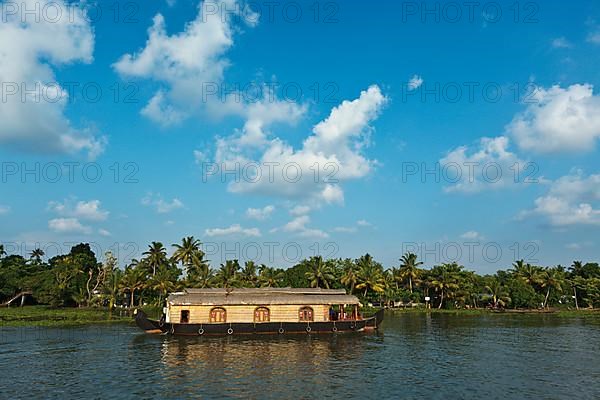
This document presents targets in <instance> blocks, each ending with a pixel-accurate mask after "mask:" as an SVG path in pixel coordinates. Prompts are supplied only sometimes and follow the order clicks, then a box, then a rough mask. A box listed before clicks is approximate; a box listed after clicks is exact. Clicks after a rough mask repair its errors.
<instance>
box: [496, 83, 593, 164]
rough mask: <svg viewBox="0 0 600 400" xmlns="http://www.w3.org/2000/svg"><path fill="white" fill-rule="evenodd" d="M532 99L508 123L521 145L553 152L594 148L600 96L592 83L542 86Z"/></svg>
mask: <svg viewBox="0 0 600 400" xmlns="http://www.w3.org/2000/svg"><path fill="white" fill-rule="evenodd" d="M531 100H532V102H531V103H530V104H528V105H527V107H526V109H525V111H523V112H521V113H519V114H517V115H516V116H515V117H514V118H513V120H512V121H511V122H510V123H509V124H508V125H507V126H506V132H507V134H509V135H512V136H513V137H514V138H515V140H516V143H517V145H518V146H519V147H520V148H521V149H523V150H531V151H535V152H540V153H551V152H577V151H590V150H592V149H593V148H594V146H595V142H596V139H598V137H600V97H599V96H597V95H594V93H593V86H592V85H590V84H587V83H586V84H576V85H571V86H569V87H567V88H562V87H560V86H557V85H555V86H552V87H551V88H549V89H545V88H542V87H539V88H537V90H536V91H535V92H534V93H533V95H532V99H531Z"/></svg>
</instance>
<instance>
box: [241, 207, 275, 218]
mask: <svg viewBox="0 0 600 400" xmlns="http://www.w3.org/2000/svg"><path fill="white" fill-rule="evenodd" d="M273 211H275V207H274V206H272V205H268V206H265V207H263V208H248V209H247V210H246V216H247V217H248V218H251V219H256V220H259V221H263V220H265V219H267V218H269V217H270V216H271V214H272V213H273Z"/></svg>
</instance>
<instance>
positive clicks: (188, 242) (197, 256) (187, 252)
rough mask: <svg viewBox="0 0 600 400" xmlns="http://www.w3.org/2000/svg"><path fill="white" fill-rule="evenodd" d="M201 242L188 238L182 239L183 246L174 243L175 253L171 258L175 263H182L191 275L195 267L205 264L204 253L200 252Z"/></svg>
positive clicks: (191, 237)
mask: <svg viewBox="0 0 600 400" xmlns="http://www.w3.org/2000/svg"><path fill="white" fill-rule="evenodd" d="M200 244H201V243H200V241H199V240H198V239H194V237H193V236H188V237H185V238H183V239H182V241H181V244H176V243H174V244H173V245H172V246H173V247H175V252H174V253H173V255H172V256H171V258H172V259H173V261H175V262H180V263H181V264H182V265H183V266H184V267H185V268H186V270H187V273H188V274H189V273H190V272H191V271H190V270H191V269H192V268H193V267H194V265H200V264H202V263H203V262H204V260H203V258H204V252H203V251H202V250H200Z"/></svg>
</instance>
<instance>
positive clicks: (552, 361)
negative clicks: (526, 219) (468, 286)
mask: <svg viewBox="0 0 600 400" xmlns="http://www.w3.org/2000/svg"><path fill="white" fill-rule="evenodd" d="M24 397H28V398H57V399H58V398H60V399H64V398H82V397H86V398H103V399H108V398H119V399H122V398H157V399H166V398H189V397H193V398H210V399H216V398H273V399H281V398H286V399H309V398H333V397H335V398H382V399H420V398H427V399H482V398H485V399H513V398H514V399H521V398H536V399H573V398H577V399H598V398H600V322H599V320H598V319H594V320H591V319H587V320H585V319H582V318H558V317H555V316H551V315H524V316H523V315H482V316H465V315H442V314H435V315H430V316H427V315H418V314H415V315H412V314H411V315H407V314H402V315H395V316H394V315H393V314H391V313H388V314H387V315H386V321H385V323H384V327H383V329H382V331H381V332H380V333H378V334H349V335H331V336H329V335H327V336H319V337H313V336H310V337H309V336H298V337H278V336H275V337H261V338H242V337H225V338H177V337H169V336H153V335H146V334H143V333H140V331H138V330H137V328H136V327H135V326H133V325H131V326H130V325H112V326H106V325H102V326H87V327H83V328H76V329H56V328H29V329H26V328H1V329H0V398H2V399H8V398H24Z"/></svg>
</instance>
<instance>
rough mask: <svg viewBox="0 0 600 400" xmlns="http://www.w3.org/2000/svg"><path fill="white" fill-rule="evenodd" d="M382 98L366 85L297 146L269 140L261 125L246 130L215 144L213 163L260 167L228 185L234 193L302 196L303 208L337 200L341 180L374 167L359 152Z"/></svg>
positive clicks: (339, 200)
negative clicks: (254, 131)
mask: <svg viewBox="0 0 600 400" xmlns="http://www.w3.org/2000/svg"><path fill="white" fill-rule="evenodd" d="M386 101H387V99H386V97H385V96H384V95H383V94H382V93H381V90H380V89H379V87H378V86H376V85H373V86H371V87H369V88H368V89H367V90H364V91H362V92H361V93H360V96H359V97H358V98H357V99H355V100H351V101H348V100H346V101H344V102H342V103H341V104H340V105H339V106H337V107H335V108H334V109H333V110H332V111H331V113H330V114H329V116H328V117H327V118H326V119H325V120H323V121H321V122H319V123H318V124H316V125H315V126H314V127H313V131H312V134H311V135H310V136H308V137H307V138H306V139H305V140H304V142H303V143H302V146H301V147H300V148H298V149H295V148H294V147H293V146H292V145H290V144H288V143H286V142H285V141H284V140H283V139H281V138H279V137H274V138H269V137H268V136H267V135H266V134H265V133H264V132H263V131H262V128H261V129H258V130H257V131H256V134H252V135H247V132H248V129H245V130H244V132H243V133H242V134H241V135H239V134H237V135H236V134H234V135H233V136H231V137H228V138H222V139H220V140H219V141H218V142H217V151H216V152H215V154H216V157H215V161H216V162H217V163H219V164H221V165H225V166H226V168H227V169H228V170H229V169H232V168H234V169H235V166H236V165H239V163H246V164H249V163H252V164H255V165H258V166H259V168H260V170H261V171H260V173H255V174H254V175H252V176H251V177H250V179H238V180H236V181H231V182H230V183H229V186H228V189H229V191H231V192H233V193H253V194H262V195H272V196H280V197H284V198H288V199H292V200H300V199H303V200H304V203H305V204H303V205H304V206H310V207H313V208H314V207H319V206H321V205H322V204H331V203H336V204H341V203H343V201H344V192H343V189H342V187H341V183H342V182H344V181H348V180H353V179H359V178H363V177H365V176H366V175H367V174H368V173H369V172H371V170H372V169H373V166H374V163H375V162H374V161H372V160H369V159H367V158H366V157H365V156H364V155H363V149H364V148H365V147H366V146H367V145H368V144H369V136H370V134H371V131H372V128H371V126H370V123H371V122H372V121H374V120H375V119H376V118H377V117H378V115H379V113H380V111H381V109H382V107H383V106H384V105H385V103H386ZM287 114H289V113H287ZM246 125H248V124H246ZM248 136H250V137H252V140H248ZM263 166H268V167H269V168H266V167H263Z"/></svg>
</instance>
